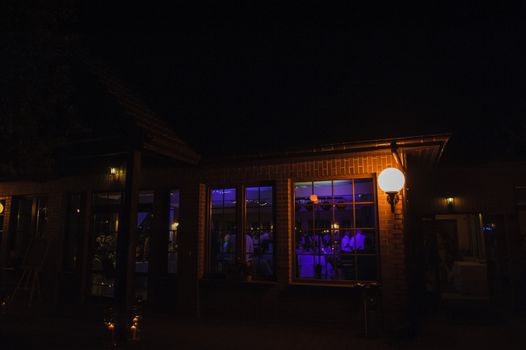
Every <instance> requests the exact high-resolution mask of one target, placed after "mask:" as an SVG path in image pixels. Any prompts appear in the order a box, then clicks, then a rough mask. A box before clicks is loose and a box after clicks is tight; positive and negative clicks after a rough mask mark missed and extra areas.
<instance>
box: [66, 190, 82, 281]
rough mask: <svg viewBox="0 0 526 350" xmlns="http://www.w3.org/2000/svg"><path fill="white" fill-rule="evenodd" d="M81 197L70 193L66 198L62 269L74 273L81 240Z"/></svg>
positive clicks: (78, 194)
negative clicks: (66, 208)
mask: <svg viewBox="0 0 526 350" xmlns="http://www.w3.org/2000/svg"><path fill="white" fill-rule="evenodd" d="M82 212H83V210H82V196H81V194H80V193H72V194H71V195H69V198H68V212H67V224H66V225H67V226H66V236H65V240H64V247H65V249H64V269H65V270H66V271H74V270H76V268H77V265H78V258H79V256H78V255H79V246H80V242H81V239H82Z"/></svg>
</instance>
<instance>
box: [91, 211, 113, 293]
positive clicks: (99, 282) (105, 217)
mask: <svg viewBox="0 0 526 350" xmlns="http://www.w3.org/2000/svg"><path fill="white" fill-rule="evenodd" d="M118 222H119V214H118V213H111V212H108V213H96V214H94V215H93V232H94V236H95V237H94V238H95V242H94V252H93V260H92V266H91V271H92V281H91V282H92V284H91V294H92V295H96V296H104V297H113V288H114V282H115V265H116V258H117V252H116V247H117V230H118Z"/></svg>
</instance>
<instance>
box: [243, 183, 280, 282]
mask: <svg viewBox="0 0 526 350" xmlns="http://www.w3.org/2000/svg"><path fill="white" fill-rule="evenodd" d="M245 196H246V202H245V205H246V218H245V221H246V228H247V230H246V231H245V235H244V246H245V252H244V255H245V263H246V265H247V268H248V270H249V271H250V274H251V275H252V276H254V277H255V278H264V279H269V278H272V277H273V275H274V267H273V265H274V241H273V239H274V233H273V228H274V211H273V208H272V203H273V197H272V196H273V190H272V187H271V186H265V187H248V188H246V194H245Z"/></svg>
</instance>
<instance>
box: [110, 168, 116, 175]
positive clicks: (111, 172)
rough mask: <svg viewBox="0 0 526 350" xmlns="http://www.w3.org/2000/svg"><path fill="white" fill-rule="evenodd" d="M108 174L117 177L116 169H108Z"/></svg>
mask: <svg viewBox="0 0 526 350" xmlns="http://www.w3.org/2000/svg"><path fill="white" fill-rule="evenodd" d="M110 174H111V175H117V168H114V167H111V168H110Z"/></svg>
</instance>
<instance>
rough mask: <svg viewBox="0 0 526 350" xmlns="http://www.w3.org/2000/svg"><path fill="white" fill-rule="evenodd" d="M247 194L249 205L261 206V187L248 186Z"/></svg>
mask: <svg viewBox="0 0 526 350" xmlns="http://www.w3.org/2000/svg"><path fill="white" fill-rule="evenodd" d="M245 196H246V198H245V200H246V206H247V207H258V206H259V187H247V188H246V192H245Z"/></svg>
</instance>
